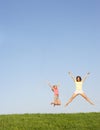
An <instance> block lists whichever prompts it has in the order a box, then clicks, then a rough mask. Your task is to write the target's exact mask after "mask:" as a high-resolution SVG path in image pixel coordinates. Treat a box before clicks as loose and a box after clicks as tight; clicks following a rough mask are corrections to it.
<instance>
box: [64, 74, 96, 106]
mask: <svg viewBox="0 0 100 130" xmlns="http://www.w3.org/2000/svg"><path fill="white" fill-rule="evenodd" d="M89 74H90V73H89V72H88V73H87V74H86V75H85V76H84V78H83V79H82V78H81V77H80V76H77V77H76V78H75V77H74V76H73V74H72V73H71V72H69V75H70V76H71V78H72V79H73V80H74V83H75V86H76V91H75V92H74V93H73V95H72V97H71V98H70V99H69V100H68V102H67V103H66V105H65V106H68V104H69V103H71V102H72V101H73V99H74V98H75V97H76V96H78V95H81V96H82V97H83V98H84V99H86V101H88V102H89V103H90V104H91V105H94V104H93V102H92V101H91V100H90V99H89V98H88V97H87V96H86V94H85V93H84V91H83V90H82V85H83V83H84V81H85V79H86V78H87V76H88V75H89Z"/></svg>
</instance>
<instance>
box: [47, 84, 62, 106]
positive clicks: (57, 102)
mask: <svg viewBox="0 0 100 130" xmlns="http://www.w3.org/2000/svg"><path fill="white" fill-rule="evenodd" d="M48 85H49V86H50V87H51V90H52V91H53V92H54V101H53V102H51V105H54V106H55V105H61V101H60V99H59V90H58V86H57V85H51V84H50V83H48Z"/></svg>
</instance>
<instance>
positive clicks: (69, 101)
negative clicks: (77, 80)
mask: <svg viewBox="0 0 100 130" xmlns="http://www.w3.org/2000/svg"><path fill="white" fill-rule="evenodd" d="M76 96H78V94H75V93H74V94H73V95H72V97H71V98H70V99H69V100H68V102H67V103H66V105H65V107H66V106H68V104H69V103H71V102H72V101H73V99H74V98H75V97H76Z"/></svg>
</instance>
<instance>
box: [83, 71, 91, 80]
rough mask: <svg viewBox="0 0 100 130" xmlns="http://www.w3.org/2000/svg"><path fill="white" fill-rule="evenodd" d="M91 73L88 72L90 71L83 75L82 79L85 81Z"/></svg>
mask: <svg viewBox="0 0 100 130" xmlns="http://www.w3.org/2000/svg"><path fill="white" fill-rule="evenodd" d="M89 74H90V73H89V72H88V73H87V74H86V75H85V76H84V77H83V79H82V81H83V82H84V81H85V80H86V78H87V77H88V75H89Z"/></svg>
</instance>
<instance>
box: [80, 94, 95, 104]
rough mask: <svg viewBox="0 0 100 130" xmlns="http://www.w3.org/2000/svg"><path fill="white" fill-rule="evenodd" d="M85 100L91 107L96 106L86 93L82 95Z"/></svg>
mask: <svg viewBox="0 0 100 130" xmlns="http://www.w3.org/2000/svg"><path fill="white" fill-rule="evenodd" d="M80 95H81V96H82V97H83V98H84V99H86V100H87V101H88V102H89V103H90V104H91V105H94V103H93V102H92V101H91V100H90V99H89V98H88V97H87V96H86V94H85V93H82V94H80Z"/></svg>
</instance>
